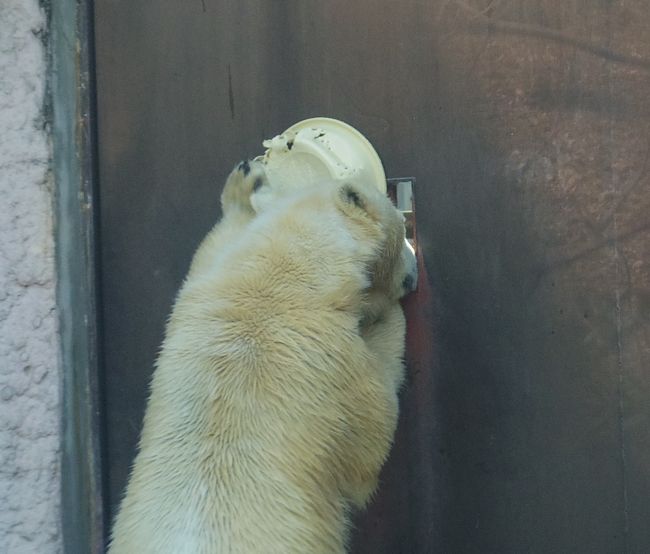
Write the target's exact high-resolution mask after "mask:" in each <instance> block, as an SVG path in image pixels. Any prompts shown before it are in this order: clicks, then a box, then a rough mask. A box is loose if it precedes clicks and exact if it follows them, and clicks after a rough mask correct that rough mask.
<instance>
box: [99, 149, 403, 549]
mask: <svg viewBox="0 0 650 554" xmlns="http://www.w3.org/2000/svg"><path fill="white" fill-rule="evenodd" d="M269 186H270V185H269V184H268V182H267V181H266V178H265V175H264V171H263V166H261V164H259V163H254V162H243V163H242V164H240V165H239V166H238V167H237V168H235V170H234V171H233V172H232V173H231V175H230V176H229V178H228V180H227V182H226V185H225V187H224V191H223V194H222V208H223V218H222V220H221V222H220V223H218V224H217V225H216V226H215V228H214V229H213V230H212V231H211V232H210V233H209V234H208V236H207V237H206V238H205V239H204V241H203V242H202V244H201V245H200V246H199V248H198V250H197V252H196V254H195V256H194V259H193V261H192V264H191V267H190V270H189V273H188V276H187V278H186V280H185V282H184V284H183V286H182V287H181V290H180V292H179V294H178V297H177V299H176V302H175V305H174V308H173V311H172V314H171V316H170V319H169V322H168V325H167V329H166V335H165V339H164V342H163V346H162V349H161V352H160V355H159V358H158V361H157V364H156V369H155V372H154V376H153V380H152V384H151V394H150V398H149V401H148V405H147V409H146V413H145V418H144V426H143V431H142V436H141V440H140V445H139V452H138V454H137V457H136V459H135V462H134V466H133V471H132V474H131V477H130V480H129V483H128V486H127V491H126V495H125V498H124V500H123V501H122V504H121V507H120V510H119V513H118V515H117V518H116V521H115V525H114V528H113V533H112V540H111V545H110V548H109V553H110V554H153V553H156V554H167V553H169V554H172V553H173V554H190V553H191V554H216V553H219V554H221V553H247V554H258V553H259V554H262V553H264V554H275V553H277V554H292V553H296V554H298V553H300V554H303V553H317V554H318V553H343V552H345V551H346V544H347V538H348V529H349V526H350V522H349V515H350V512H351V510H352V509H353V508H361V507H363V506H364V505H365V504H366V503H367V501H368V499H369V498H370V496H371V495H372V493H373V491H374V490H375V488H376V486H377V479H378V474H379V470H380V468H381V466H382V464H383V462H384V460H385V459H386V457H387V455H388V451H389V449H390V445H391V443H392V439H393V433H394V430H395V426H396V422H397V413H398V406H397V393H398V390H399V387H400V385H401V382H402V380H403V366H402V357H403V350H404V329H405V325H404V316H403V314H402V311H401V308H400V305H399V303H398V298H399V297H400V296H402V295H403V294H404V293H405V292H407V290H406V289H409V288H411V286H412V283H413V282H414V267H413V266H412V263H411V262H410V261H409V260H408V256H407V255H405V254H404V252H403V243H404V224H403V218H402V217H401V214H399V212H398V211H397V210H396V209H395V208H394V207H393V206H392V204H391V203H390V201H389V200H388V199H387V198H386V197H384V196H383V195H381V194H380V193H379V192H378V191H377V190H376V189H371V188H369V187H364V186H362V185H361V184H357V183H340V182H332V183H328V184H325V185H323V186H319V187H310V188H306V189H304V190H300V191H291V192H290V193H283V195H282V196H281V197H279V198H278V199H277V201H275V202H267V203H265V204H264V206H263V208H260V207H257V211H256V209H255V208H254V206H255V204H256V203H255V201H254V200H255V195H256V193H257V192H258V191H259V190H260V189H261V188H262V187H269ZM257 212H259V213H257Z"/></svg>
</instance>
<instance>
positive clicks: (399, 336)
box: [361, 300, 406, 394]
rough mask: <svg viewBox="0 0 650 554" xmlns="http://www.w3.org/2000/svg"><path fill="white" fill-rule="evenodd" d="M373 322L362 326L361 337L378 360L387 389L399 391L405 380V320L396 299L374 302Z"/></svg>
mask: <svg viewBox="0 0 650 554" xmlns="http://www.w3.org/2000/svg"><path fill="white" fill-rule="evenodd" d="M374 304H375V306H379V308H378V309H377V310H375V314H374V315H373V319H372V322H366V324H365V325H363V324H362V327H361V337H362V338H363V340H364V342H365V343H366V346H367V348H368V350H369V351H370V352H371V353H372V354H373V356H374V357H375V359H376V360H377V364H378V365H377V367H378V369H379V371H380V372H381V374H382V376H383V377H384V379H385V383H386V386H387V388H388V390H392V391H394V393H395V394H397V393H398V392H399V389H400V387H401V386H402V383H403V382H404V348H405V338H406V319H405V318H404V312H403V311H402V307H401V305H400V304H399V302H397V301H394V300H392V301H390V300H387V301H386V302H375V303H374Z"/></svg>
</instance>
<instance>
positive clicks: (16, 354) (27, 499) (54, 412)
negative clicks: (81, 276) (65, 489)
mask: <svg viewBox="0 0 650 554" xmlns="http://www.w3.org/2000/svg"><path fill="white" fill-rule="evenodd" d="M46 25H47V22H46V17H45V14H44V12H43V10H42V9H41V7H40V6H39V3H38V1H37V0H1V1H0V552H7V553H11V554H27V553H32V552H33V553H38V554H49V553H52V552H61V538H60V525H59V498H60V490H59V489H60V487H59V482H60V479H59V422H60V416H59V382H60V380H59V364H58V330H57V314H56V307H55V275H54V243H53V220H52V187H53V185H52V179H51V176H50V145H49V140H48V133H47V131H46V130H45V117H44V113H43V104H44V97H45V96H44V95H45V86H46V67H47V65H46V51H45V47H44V42H45V40H44V39H45V38H46V37H47V28H46Z"/></svg>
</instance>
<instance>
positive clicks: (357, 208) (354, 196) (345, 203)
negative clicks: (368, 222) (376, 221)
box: [337, 183, 371, 218]
mask: <svg viewBox="0 0 650 554" xmlns="http://www.w3.org/2000/svg"><path fill="white" fill-rule="evenodd" d="M337 204H338V205H339V209H340V210H341V211H342V212H343V213H344V214H346V215H348V216H350V217H362V218H365V217H368V216H369V215H371V214H369V213H368V211H369V208H370V205H371V202H369V199H368V197H367V195H366V193H365V192H364V191H363V190H362V189H361V187H360V186H358V185H355V184H353V183H344V184H343V185H341V186H340V187H339V189H338V191H337Z"/></svg>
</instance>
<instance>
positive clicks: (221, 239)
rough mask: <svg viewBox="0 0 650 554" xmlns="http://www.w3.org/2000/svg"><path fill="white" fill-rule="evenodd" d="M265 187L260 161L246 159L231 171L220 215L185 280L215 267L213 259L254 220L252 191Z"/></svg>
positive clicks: (265, 181) (204, 240)
mask: <svg viewBox="0 0 650 554" xmlns="http://www.w3.org/2000/svg"><path fill="white" fill-rule="evenodd" d="M266 184H267V178H266V171H265V169H264V165H263V164H262V163H261V162H258V161H255V160H246V161H243V162H240V163H238V164H237V165H236V166H235V168H234V169H233V170H232V171H231V172H230V175H228V178H227V179H226V183H225V185H224V187H223V192H222V193H221V211H222V214H223V216H222V218H221V220H220V221H219V222H218V223H217V224H216V225H215V226H214V227H213V228H212V230H211V231H210V232H209V233H208V234H207V236H206V237H205V238H204V239H203V241H202V242H201V244H200V245H199V247H198V248H197V250H196V253H195V254H194V257H193V258H192V264H191V265H190V270H189V272H188V278H190V277H192V278H193V277H196V275H198V274H200V273H202V272H204V271H208V270H210V269H211V268H214V263H215V260H216V258H217V256H218V255H219V254H220V252H221V251H222V250H223V248H224V246H226V245H228V244H230V243H232V242H233V241H234V240H236V239H237V237H238V236H239V235H240V234H241V231H242V229H243V228H244V227H245V226H246V225H248V223H249V222H250V221H251V220H252V219H253V218H254V217H255V211H254V210H253V207H252V206H251V201H250V198H251V195H252V194H253V192H255V191H256V190H258V189H259V188H260V187H262V186H265V185H266Z"/></svg>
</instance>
